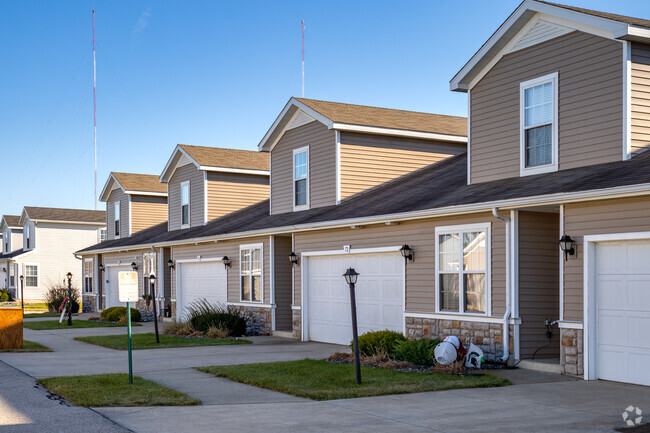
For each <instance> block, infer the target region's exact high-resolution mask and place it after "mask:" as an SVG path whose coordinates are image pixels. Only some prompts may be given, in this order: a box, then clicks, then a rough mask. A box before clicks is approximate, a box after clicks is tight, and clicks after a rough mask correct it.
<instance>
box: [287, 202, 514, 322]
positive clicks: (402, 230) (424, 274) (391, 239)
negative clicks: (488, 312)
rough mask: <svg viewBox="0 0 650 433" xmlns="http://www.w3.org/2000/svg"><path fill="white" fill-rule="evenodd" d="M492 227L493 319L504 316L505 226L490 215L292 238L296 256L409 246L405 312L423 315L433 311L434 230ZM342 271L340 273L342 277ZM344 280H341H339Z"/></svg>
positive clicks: (297, 274)
mask: <svg viewBox="0 0 650 433" xmlns="http://www.w3.org/2000/svg"><path fill="white" fill-rule="evenodd" d="M477 223H491V227H492V228H491V231H492V245H491V247H492V249H491V256H492V263H491V268H492V316H494V317H499V316H503V313H504V312H505V223H504V222H503V221H501V220H499V219H496V218H494V217H493V216H492V215H491V214H482V215H475V216H460V217H455V218H454V217H449V218H438V219H428V220H421V221H416V222H404V223H400V224H398V225H396V226H386V225H374V226H369V227H366V228H362V229H355V230H353V229H337V230H323V231H314V232H305V233H296V234H295V235H294V242H295V252H296V254H298V255H299V256H300V254H301V253H303V252H312V251H340V250H342V249H343V246H344V245H350V246H351V248H353V249H354V248H377V247H390V246H401V245H403V244H408V245H409V246H410V247H411V248H413V250H414V251H415V261H413V262H409V263H408V265H407V275H406V282H407V283H406V284H407V288H406V309H407V310H409V311H417V312H423V313H432V312H435V310H436V281H435V279H436V278H435V254H436V249H437V248H436V236H435V230H436V227H441V226H451V225H461V224H477ZM344 272H345V269H342V270H341V275H343V273H344ZM341 278H343V277H341ZM360 278H363V277H360ZM294 281H295V283H294V285H295V304H296V305H300V303H301V266H296V268H295V276H294Z"/></svg>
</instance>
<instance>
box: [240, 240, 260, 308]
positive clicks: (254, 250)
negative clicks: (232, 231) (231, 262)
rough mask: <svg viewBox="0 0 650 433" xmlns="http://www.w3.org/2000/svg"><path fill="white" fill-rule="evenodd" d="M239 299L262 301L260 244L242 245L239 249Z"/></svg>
mask: <svg viewBox="0 0 650 433" xmlns="http://www.w3.org/2000/svg"><path fill="white" fill-rule="evenodd" d="M239 257H240V260H239V277H240V278H239V279H240V284H241V300H242V301H251V302H261V301H262V245H255V246H242V247H240V250H239Z"/></svg>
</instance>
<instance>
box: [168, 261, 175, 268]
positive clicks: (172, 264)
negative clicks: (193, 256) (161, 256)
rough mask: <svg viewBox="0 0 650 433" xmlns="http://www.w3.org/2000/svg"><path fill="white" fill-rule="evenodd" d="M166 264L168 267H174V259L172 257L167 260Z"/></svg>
mask: <svg viewBox="0 0 650 433" xmlns="http://www.w3.org/2000/svg"><path fill="white" fill-rule="evenodd" d="M167 266H168V267H169V269H174V261H173V260H172V259H169V260H167Z"/></svg>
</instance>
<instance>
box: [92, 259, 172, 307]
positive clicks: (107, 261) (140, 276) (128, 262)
mask: <svg viewBox="0 0 650 433" xmlns="http://www.w3.org/2000/svg"><path fill="white" fill-rule="evenodd" d="M151 252H153V251H151V249H150V248H147V249H141V250H134V251H129V252H126V253H106V254H104V255H103V257H102V263H103V264H104V266H106V267H107V268H106V269H108V266H111V265H118V264H119V266H126V267H129V268H130V267H131V263H135V264H136V265H137V267H138V269H137V273H138V293H139V294H140V296H142V295H144V289H145V287H144V284H145V282H144V274H143V272H144V266H143V259H142V255H143V254H145V253H147V254H148V253H151ZM158 260H160V252H159V250H156V273H157V272H158ZM165 265H166V263H165ZM130 270H131V269H129V271H130ZM103 275H104V278H105V279H106V278H107V277H108V273H107V271H104V273H103ZM102 283H103V284H102V290H103V295H106V289H105V287H106V281H105V280H104V281H103V282H102ZM159 287H160V281H158V280H156V291H157V290H158V288H159ZM147 293H149V283H148V282H147ZM156 293H158V292H156Z"/></svg>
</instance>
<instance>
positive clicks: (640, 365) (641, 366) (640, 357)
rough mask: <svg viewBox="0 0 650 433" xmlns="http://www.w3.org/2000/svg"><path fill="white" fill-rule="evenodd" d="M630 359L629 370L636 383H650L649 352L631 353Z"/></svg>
mask: <svg viewBox="0 0 650 433" xmlns="http://www.w3.org/2000/svg"><path fill="white" fill-rule="evenodd" d="M629 358H630V360H629V370H628V371H629V372H630V373H631V374H630V377H631V379H632V381H633V382H634V383H640V384H643V385H650V369H648V366H649V365H650V354H649V353H647V352H643V353H638V352H637V353H634V352H633V353H631V354H630V357H629Z"/></svg>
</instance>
